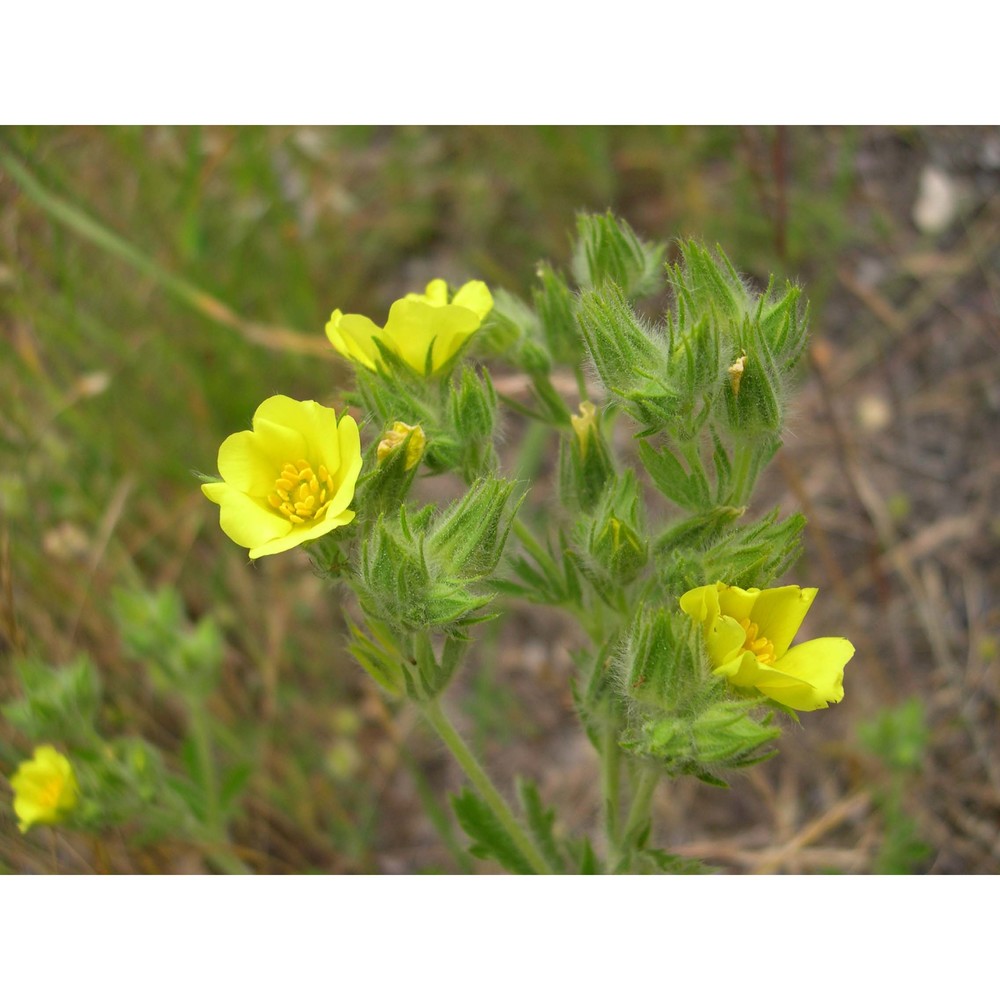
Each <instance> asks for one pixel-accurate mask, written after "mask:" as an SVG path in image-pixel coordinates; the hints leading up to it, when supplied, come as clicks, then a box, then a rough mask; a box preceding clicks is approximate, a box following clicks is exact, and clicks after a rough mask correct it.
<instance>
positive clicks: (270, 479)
mask: <svg viewBox="0 0 1000 1000" xmlns="http://www.w3.org/2000/svg"><path fill="white" fill-rule="evenodd" d="M360 471H361V437H360V435H359V433H358V425H357V423H355V421H354V418H353V417H351V416H348V415H346V414H345V415H344V416H342V417H341V418H340V420H339V421H338V420H337V414H336V413H335V412H334V411H333V410H331V409H330V408H329V407H328V406H321V405H320V404H319V403H316V402H314V401H313V400H311V399H310V400H306V401H304V402H300V401H299V400H297V399H289V397H288V396H272V397H271V398H270V399H265V400H264V402H263V403H261V404H260V406H258V407H257V412H256V413H255V414H254V417H253V430H252V431H239V432H238V433H236V434H230V435H229V437H227V438H226V440H225V441H223V442H222V446H221V447H220V448H219V474H220V475H221V476H222V479H223V482H221V483H205V484H204V485H203V486H202V488H201V489H202V492H203V493H204V494H205V496H207V497H208V499H209V500H211V501H212V503H217V504H218V505H219V507H220V511H219V524H220V525H221V527H222V530H223V531H224V532H225V533H226V534H227V535H228V536H229V537H230V538H231V539H232V540H233V541H234V542H236V544H237V545H243V546H245V547H246V548H248V549H250V558H251V559H257V558H258V557H260V556H269V555H273V554H274V553H276V552H285V551H286V550H288V549H291V548H294V547H295V546H296V545H301V544H302V543H303V542H307V541H309V540H310V539H313V538H319V537H320V536H321V535H325V534H326V533H327V532H328V531H333V529H334V528H340V527H342V526H343V525H345V524H348V523H350V522H351V521H353V520H354V514H355V512H354V511H353V510H348V509H347V508H348V506H349V505H350V503H351V501H352V500H353V499H354V484H355V483H356V482H357V479H358V473H359V472H360Z"/></svg>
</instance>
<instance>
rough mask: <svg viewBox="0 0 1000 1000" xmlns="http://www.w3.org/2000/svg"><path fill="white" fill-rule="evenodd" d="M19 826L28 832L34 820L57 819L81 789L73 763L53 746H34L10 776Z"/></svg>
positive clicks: (66, 812)
mask: <svg viewBox="0 0 1000 1000" xmlns="http://www.w3.org/2000/svg"><path fill="white" fill-rule="evenodd" d="M10 786H11V788H13V789H14V812H15V813H16V814H17V818H18V821H19V822H18V824H17V826H18V829H19V830H20V831H21V833H27V832H28V830H30V829H31V827H33V826H35V825H36V824H40V823H44V824H49V825H51V824H53V823H60V822H62V820H64V819H65V818H66V816H68V815H69V814H70V813H71V812H72V811H73V810H74V809H75V808H76V803H77V801H78V799H79V797H80V789H79V787H78V785H77V783H76V775H75V774H74V773H73V765H72V764H70V762H69V761H68V760H67V759H66V758H65V757H64V756H63V755H62V754H61V753H59V751H58V750H56V748H55V747H52V746H48V745H46V746H40V747H35V754H34V756H33V757H32V759H31V760H26V761H23V762H22V763H21V765H20V767H18V769H17V771H16V772H15V773H14V776H13V777H12V778H11V779H10Z"/></svg>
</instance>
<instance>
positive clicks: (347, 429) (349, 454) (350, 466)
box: [327, 413, 361, 524]
mask: <svg viewBox="0 0 1000 1000" xmlns="http://www.w3.org/2000/svg"><path fill="white" fill-rule="evenodd" d="M337 439H338V442H339V451H340V462H339V465H338V469H337V472H336V473H334V482H336V483H338V484H339V485H338V486H337V492H336V493H335V494H334V495H333V499H332V500H331V501H330V506H329V507H328V508H327V514H328V515H330V516H333V515H337V514H340V512H341V511H343V510H344V509H345V508H346V507H347V506H348V505H349V504H350V502H351V501H352V500H353V499H354V486H355V483H357V481H358V474H359V473H360V472H361V434H360V432H359V431H358V424H357V421H355V419H354V417H352V416H351V415H350V414H347V413H345V414H344V416H342V417H341V418H340V423H339V424H338V425H337ZM351 517H354V514H353V512H352V513H351ZM344 523H345V524H346V523H347V522H346V521H345V522H344Z"/></svg>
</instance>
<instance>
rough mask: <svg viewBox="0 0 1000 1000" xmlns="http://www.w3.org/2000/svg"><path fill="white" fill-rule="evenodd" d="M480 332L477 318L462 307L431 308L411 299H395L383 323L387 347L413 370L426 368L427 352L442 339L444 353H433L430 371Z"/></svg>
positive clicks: (441, 351)
mask: <svg viewBox="0 0 1000 1000" xmlns="http://www.w3.org/2000/svg"><path fill="white" fill-rule="evenodd" d="M478 329H479V317H478V316H477V315H476V314H475V313H474V312H472V311H471V310H469V309H463V308H462V307H461V306H432V305H429V304H428V303H426V302H420V301H416V300H413V299H398V300H397V301H396V302H394V303H393V304H392V307H391V308H390V309H389V319H388V321H387V322H386V324H385V331H384V341H385V344H386V346H387V347H388V348H389V349H390V350H391V351H392V352H393V353H394V354H396V355H398V356H399V357H400V358H402V359H403V361H405V362H406V363H407V364H408V365H409V366H410V367H411V368H412V369H413V370H414V371H417V372H421V373H423V372H424V371H425V369H426V362H427V352H428V350H430V348H431V345H432V344H433V343H434V341H435V340H437V339H438V338H441V340H442V344H443V345H447V350H444V349H438V350H435V352H434V357H433V360H432V365H431V370H432V371H436V370H437V369H438V368H440V367H441V365H443V364H444V363H445V362H446V361H448V360H449V359H450V358H451V357H452V356H453V355H454V354H455V353H457V351H458V350H460V349H461V347H462V345H463V344H464V343H465V341H466V340H467V339H468V338H469V337H470V336H471V335H472V334H473V333H475V331H476V330H478Z"/></svg>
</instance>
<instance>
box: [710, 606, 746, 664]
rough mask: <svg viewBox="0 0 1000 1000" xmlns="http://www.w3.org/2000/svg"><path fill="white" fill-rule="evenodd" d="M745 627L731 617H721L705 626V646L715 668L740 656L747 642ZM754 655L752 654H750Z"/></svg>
mask: <svg viewBox="0 0 1000 1000" xmlns="http://www.w3.org/2000/svg"><path fill="white" fill-rule="evenodd" d="M746 638H747V634H746V632H745V631H744V630H743V626H742V625H741V624H740V623H739V622H738V621H736V619H734V618H730V617H729V615H719V616H718V617H716V618H715V619H714V620H712V621H710V622H709V623H707V624H706V626H705V645H706V647H707V648H708V655H709V658H710V659H711V661H712V664H713V666H716V667H718V666H721V665H722V664H723V663H728V662H729V661H730V660H732V659H733V658H734V657H735V656H737V655H739V653H740V650H741V649H742V648H743V643H744V642H746ZM750 655H751V656H752V655H753V654H752V653H751V654H750Z"/></svg>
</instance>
